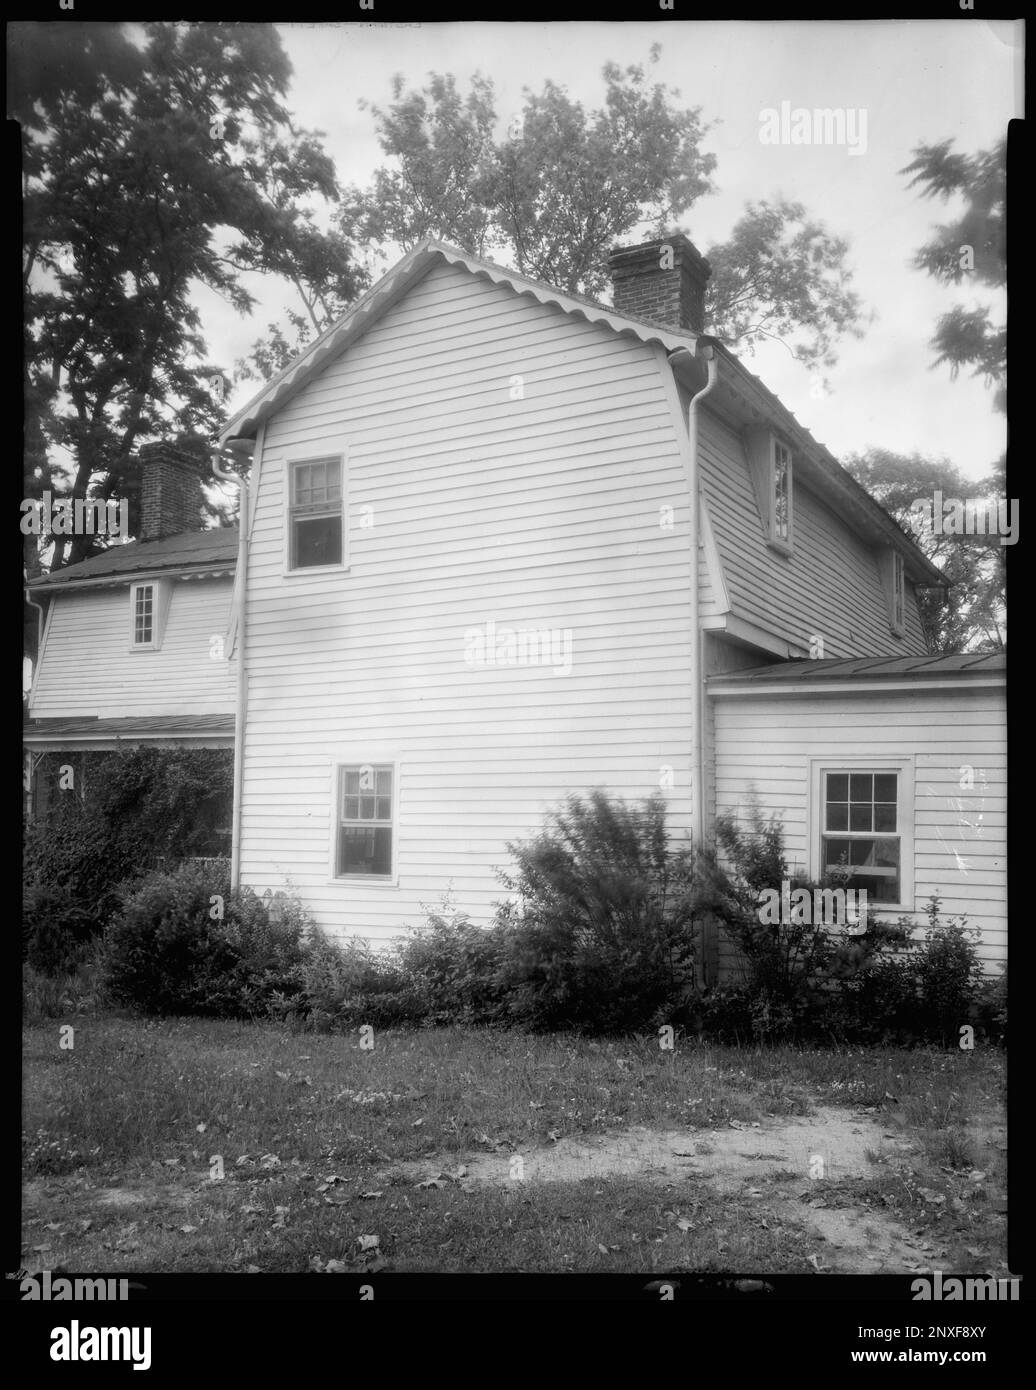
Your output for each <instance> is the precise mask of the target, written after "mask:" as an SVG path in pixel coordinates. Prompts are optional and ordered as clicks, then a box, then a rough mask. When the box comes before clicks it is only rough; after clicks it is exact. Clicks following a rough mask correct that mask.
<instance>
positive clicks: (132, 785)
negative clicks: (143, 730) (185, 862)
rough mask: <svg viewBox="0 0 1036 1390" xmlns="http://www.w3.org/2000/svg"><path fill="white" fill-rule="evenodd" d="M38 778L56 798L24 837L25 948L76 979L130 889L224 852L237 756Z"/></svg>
mask: <svg viewBox="0 0 1036 1390" xmlns="http://www.w3.org/2000/svg"><path fill="white" fill-rule="evenodd" d="M62 766H67V771H66V772H64V773H62V772H61V768H62ZM37 779H38V780H39V781H40V782H42V783H43V785H44V786H45V787H46V789H47V792H48V794H49V795H48V798H47V804H46V806H45V807H44V808H43V810H42V813H41V814H39V815H38V816H37V818H36V819H34V820H32V821H30V822H29V823H28V824H27V825H26V828H25V832H24V839H23V875H24V896H23V916H22V940H23V948H24V955H25V959H26V961H27V962H28V964H29V965H30V966H31V967H32V969H33V970H35V971H37V972H38V973H40V974H49V975H61V974H65V973H67V971H68V970H69V969H70V968H71V967H72V965H73V963H74V962H75V961H76V960H77V959H78V958H79V954H80V952H81V950H82V948H83V947H84V946H85V945H86V944H87V943H88V942H89V941H90V940H91V939H92V938H94V937H96V936H98V935H99V934H100V933H101V932H102V931H103V929H104V927H105V926H106V924H107V923H108V921H109V920H110V919H111V918H112V916H113V915H114V914H115V913H116V912H117V911H118V910H119V908H120V905H121V897H120V890H121V886H122V885H123V884H125V883H127V882H132V881H135V880H139V879H140V878H141V877H142V876H143V875H144V874H145V873H147V872H148V871H149V869H151V868H152V867H153V865H154V864H155V861H156V860H157V859H160V858H163V857H164V858H168V859H170V860H172V861H174V862H175V861H178V860H179V859H181V858H182V857H184V856H190V855H203V856H207V855H213V854H217V853H218V852H219V851H220V849H221V848H222V847H223V845H224V840H223V838H222V837H221V833H220V832H221V827H222V824H223V822H225V821H226V820H228V819H229V807H230V804H231V798H232V788H233V756H232V753H231V752H230V750H229V749H193V748H171V749H158V748H146V747H145V748H135V749H131V750H124V751H120V752H114V753H97V754H90V755H87V756H86V757H85V758H84V757H78V756H77V757H75V758H74V759H67V758H64V757H61V758H58V757H56V756H55V757H54V758H51V759H50V765H47V764H44V765H41V766H40V767H39V768H37Z"/></svg>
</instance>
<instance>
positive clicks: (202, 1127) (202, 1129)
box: [194, 1120, 208, 1134]
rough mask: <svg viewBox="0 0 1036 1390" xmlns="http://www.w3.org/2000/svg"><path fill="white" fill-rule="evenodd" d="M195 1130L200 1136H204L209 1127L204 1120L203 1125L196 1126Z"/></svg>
mask: <svg viewBox="0 0 1036 1390" xmlns="http://www.w3.org/2000/svg"><path fill="white" fill-rule="evenodd" d="M194 1128H195V1130H196V1131H197V1132H198V1133H199V1134H204V1133H205V1131H206V1130H207V1129H208V1125H207V1124H206V1123H205V1121H204V1120H202V1122H201V1124H200V1125H195V1126H194Z"/></svg>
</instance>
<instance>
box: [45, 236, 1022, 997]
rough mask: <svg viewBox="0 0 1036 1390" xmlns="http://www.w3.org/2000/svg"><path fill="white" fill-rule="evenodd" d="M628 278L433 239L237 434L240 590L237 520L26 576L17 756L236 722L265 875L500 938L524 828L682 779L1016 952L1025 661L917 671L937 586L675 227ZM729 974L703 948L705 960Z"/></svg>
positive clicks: (240, 862)
mask: <svg viewBox="0 0 1036 1390" xmlns="http://www.w3.org/2000/svg"><path fill="white" fill-rule="evenodd" d="M611 271H612V280H613V296H614V307H611V308H608V307H604V306H601V305H599V304H595V303H593V302H591V301H589V300H586V299H583V298H580V297H577V296H572V295H566V294H563V293H561V292H560V291H558V290H556V289H554V288H552V287H550V286H548V285H544V284H539V283H537V282H535V281H532V280H527V279H525V278H523V277H522V276H519V275H516V274H515V273H513V272H512V271H509V270H506V269H503V268H501V267H499V266H497V265H494V264H491V263H489V262H486V261H482V260H479V259H477V258H475V257H473V256H469V255H466V254H464V253H463V252H461V251H458V250H456V249H454V248H452V247H450V246H446V245H444V244H442V243H439V242H435V241H425V242H422V243H421V244H420V245H419V246H417V247H416V248H415V249H414V250H413V251H411V252H410V253H409V254H408V255H407V256H405V257H404V259H403V260H401V261H400V262H399V263H398V265H396V266H395V268H394V269H393V270H391V271H390V272H389V273H388V274H387V275H386V276H384V278H383V279H381V280H380V281H379V282H378V283H377V284H376V285H375V286H374V287H373V288H372V289H371V290H370V291H369V292H368V293H367V294H366V295H365V296H364V297H363V298H362V299H361V300H359V301H358V302H357V303H356V304H355V305H354V306H353V308H352V309H351V310H350V311H349V313H348V314H347V315H346V316H345V317H344V318H343V319H342V320H341V321H340V322H339V323H338V324H337V325H336V326H335V327H333V328H332V329H330V330H329V331H327V332H326V333H324V334H323V336H322V337H321V338H320V339H319V340H318V341H317V342H316V343H314V344H313V346H312V347H311V348H309V349H308V350H307V351H306V352H305V353H304V354H303V355H302V356H301V357H299V358H298V359H297V360H296V361H295V362H293V363H292V364H291V366H290V367H288V368H287V369H286V370H285V371H283V372H282V373H281V374H280V375H279V376H277V377H276V378H275V379H274V380H273V381H271V382H270V383H269V385H268V386H266V387H265V388H264V389H263V390H262V391H261V392H260V393H259V394H258V395H257V396H256V397H255V398H254V399H253V400H252V401H251V402H250V403H249V404H248V405H247V406H246V407H245V408H244V409H243V410H242V411H240V412H239V413H238V414H237V415H236V416H235V418H234V419H233V420H232V421H231V422H230V424H229V425H228V427H227V429H226V431H225V434H224V436H223V440H222V442H223V443H224V444H227V443H228V442H229V441H234V445H233V447H234V448H235V449H237V450H238V451H239V452H240V451H242V450H243V451H245V452H246V453H247V452H249V451H251V457H252V462H251V469H250V475H249V487H248V502H249V505H248V515H247V524H246V527H245V537H244V540H245V550H244V553H245V555H246V560H245V562H244V574H243V575H239V581H240V579H241V578H243V579H244V580H245V582H244V583H241V582H238V584H237V587H236V589H235V597H234V603H233V605H231V602H230V573H231V570H232V568H233V556H232V553H231V551H232V547H228V542H230V541H231V540H232V539H236V537H234V538H232V537H231V535H230V534H229V533H227V532H219V533H215V534H214V533H211V532H210V533H206V532H201V533H194V534H181V535H178V536H177V535H174V536H170V537H168V538H166V539H159V540H157V541H156V540H144V541H142V542H139V543H133V544H131V545H127V546H124V547H120V548H119V550H118V551H117V552H114V553H115V554H117V555H118V557H119V558H118V561H115V560H109V559H108V558H107V557H105V556H102V557H100V559H99V560H91V561H87V562H85V563H84V564H82V565H79V566H73V567H71V568H70V569H67V570H64V571H62V572H60V573H59V574H57V575H54V576H52V577H50V578H47V579H44V580H41V581H39V582H38V583H37V584H36V585H34V586H33V596H34V597H35V598H37V599H38V600H40V601H42V602H44V603H45V604H46V606H47V607H48V609H49V612H48V617H47V621H46V637H45V642H44V645H43V650H42V659H41V661H40V665H39V671H38V673H37V678H36V682H35V687H34V691H33V695H32V701H31V706H30V718H31V721H32V723H31V725H30V732H29V735H28V738H29V740H30V742H32V740H36V743H37V746H39V741H40V740H41V739H43V740H47V739H49V740H50V742H49V743H48V744H47V745H46V746H49V747H55V746H57V745H58V744H59V743H60V744H62V746H68V747H77V748H81V747H83V746H84V740H87V739H89V738H90V737H91V732H90V731H89V730H84V727H83V719H82V711H83V710H84V708H90V709H91V711H92V712H94V713H96V716H97V719H96V721H95V723H96V728H95V729H94V730H93V736H94V737H99V736H104V737H114V738H125V739H133V738H144V737H151V736H154V735H155V734H156V733H157V732H158V727H157V725H156V724H155V722H154V721H159V723H160V724H161V732H162V735H163V736H164V737H169V738H172V739H176V738H182V739H187V738H192V737H195V738H197V737H203V738H206V739H213V738H216V737H227V736H228V731H229V728H230V725H234V727H235V729H236V734H237V738H238V741H239V742H238V747H239V758H238V768H239V774H240V787H239V795H238V807H237V816H236V836H235V853H236V859H237V867H238V870H239V874H240V878H241V881H243V882H244V883H248V884H251V885H253V886H254V887H255V888H257V889H258V890H259V891H263V890H265V889H267V888H272V889H274V890H277V889H280V888H284V887H286V886H287V885H288V884H289V883H290V884H291V885H292V886H293V887H294V889H295V890H297V891H298V892H299V893H300V894H301V895H302V897H303V899H304V900H305V903H306V905H307V906H308V908H309V910H310V912H311V914H312V915H313V917H314V918H315V919H316V921H317V922H318V923H319V924H320V925H321V926H323V927H324V928H326V929H327V930H329V931H331V932H333V933H337V934H340V935H360V936H364V937H367V938H368V939H370V940H372V941H375V942H377V941H386V940H388V939H391V938H392V937H393V936H395V935H397V934H398V933H400V932H401V931H402V930H403V929H404V928H405V927H407V926H414V925H417V924H418V923H419V922H420V921H421V920H422V919H423V916H424V909H425V908H426V907H434V906H436V905H437V904H438V903H439V901H440V900H441V898H442V896H443V894H444V893H446V892H447V891H449V892H450V893H451V895H452V899H453V901H454V902H455V904H456V905H457V906H458V907H460V908H462V909H463V910H465V911H466V912H468V913H469V914H470V915H471V916H472V917H473V918H474V919H476V920H481V921H487V920H488V919H489V918H490V916H491V914H492V911H493V905H494V903H495V902H497V901H499V900H500V899H501V898H502V897H503V896H504V892H503V889H502V887H501V885H500V883H499V881H498V879H497V877H496V870H497V869H498V868H501V867H506V866H507V865H508V863H509V856H508V853H507V850H506V843H507V841H508V840H511V839H514V838H518V837H522V836H525V835H527V834H529V833H531V832H533V831H535V830H536V829H538V828H539V826H540V825H541V823H542V820H543V816H544V813H545V812H546V811H547V810H548V809H550V808H552V807H554V806H555V805H557V803H558V802H559V801H560V800H561V799H562V798H564V796H565V795H566V794H567V793H569V792H583V791H587V790H589V789H591V788H594V787H605V788H607V789H608V790H610V791H611V792H613V793H615V794H617V795H621V796H623V797H626V798H640V797H644V796H647V795H649V794H651V793H652V792H654V791H656V790H659V789H661V790H662V791H663V793H664V795H665V797H666V799H667V801H668V804H669V807H670V812H671V815H670V823H671V825H672V827H673V830H674V832H676V833H677V834H680V835H689V836H695V835H707V834H708V832H709V827H710V824H711V822H712V821H713V819H714V817H715V816H716V815H717V814H719V813H721V812H726V811H733V812H736V813H739V814H741V815H742V816H747V815H748V814H749V811H750V808H751V806H752V804H753V802H754V803H755V804H757V805H758V807H759V808H760V810H761V811H762V812H763V814H764V815H766V816H769V815H773V814H775V815H777V816H779V817H780V819H781V820H782V822H783V825H784V829H785V843H786V848H787V851H788V856H789V861H790V862H791V864H792V866H793V868H794V869H795V870H797V871H800V872H802V873H807V874H809V875H811V876H815V877H819V876H820V875H821V874H822V872H823V870H824V868H825V866H828V865H831V864H837V863H840V862H841V863H845V862H848V863H849V864H850V865H851V866H852V867H853V868H854V870H855V879H854V881H855V885H856V886H857V887H866V888H867V889H868V894H869V898H870V902H871V905H872V907H873V906H874V905H876V906H877V907H878V909H879V910H880V911H881V913H882V915H888V916H891V917H895V916H899V915H900V914H901V913H908V914H913V915H914V916H915V918H916V920H917V922H918V924H919V925H920V924H921V922H922V921H923V908H924V905H925V903H926V901H927V899H928V898H929V896H930V895H931V894H932V893H938V894H939V895H940V896H941V898H942V902H943V909H944V912H946V913H957V912H966V913H967V914H968V915H969V918H970V920H971V922H972V923H973V925H975V926H977V927H979V928H980V930H981V932H982V951H983V957H984V960H985V962H986V964H987V966H988V967H992V966H993V965H994V964H995V963H996V962H997V961H999V960H1001V959H1003V958H1005V956H1006V867H1005V776H1006V772H1005V761H1006V748H1005V690H1004V686H1005V670H1004V660H1003V658H1001V657H993V656H930V655H928V654H927V653H926V650H925V644H924V640H923V637H922V631H921V624H920V621H919V615H918V608H917V593H918V591H919V590H921V589H924V588H926V587H938V586H940V585H942V584H943V582H944V581H943V578H942V575H941V574H940V572H939V571H938V570H936V569H935V568H934V567H933V566H932V565H931V563H930V562H929V561H928V560H927V559H926V558H925V556H924V555H923V554H922V552H921V551H920V550H919V549H918V547H917V546H916V545H915V544H914V542H913V541H912V540H911V539H910V537H908V536H907V535H906V534H905V533H904V532H903V531H902V530H901V529H900V528H899V527H898V526H897V525H896V524H895V523H894V522H893V521H892V520H891V518H890V517H889V516H888V515H887V514H886V513H885V512H884V511H883V509H882V508H881V507H880V506H879V505H878V504H877V503H875V502H874V501H873V500H872V499H871V498H870V497H869V496H868V495H867V494H866V493H865V492H864V491H863V490H862V489H861V488H860V487H859V486H858V485H857V484H856V483H855V482H854V481H853V480H852V478H850V476H849V475H848V474H847V473H846V472H845V471H844V470H843V469H842V468H841V466H840V465H839V464H838V462H837V461H836V460H835V459H834V458H833V457H832V456H831V454H830V453H829V452H828V451H827V450H826V449H825V448H824V447H823V445H821V444H819V443H818V442H817V441H816V440H815V439H814V438H813V437H812V436H811V435H810V433H809V432H808V431H807V430H806V429H805V428H804V427H803V426H802V425H800V424H799V423H798V421H797V420H796V419H795V417H794V416H793V415H792V414H791V412H790V411H788V410H787V409H786V408H785V407H784V406H783V405H782V404H781V402H780V401H779V400H778V399H777V398H776V397H775V396H774V395H773V394H772V393H771V392H770V391H768V390H767V389H766V387H765V386H764V385H763V384H762V382H761V381H759V379H758V378H757V377H755V376H754V375H752V373H751V372H749V371H748V370H747V369H746V368H745V367H744V366H743V365H742V364H741V363H740V362H739V361H738V359H737V358H736V357H735V356H734V355H733V354H732V353H731V352H730V351H728V350H727V349H726V348H724V347H722V346H721V345H719V344H717V343H715V342H714V341H712V340H710V339H707V338H705V337H703V336H702V335H701V327H702V304H703V298H704V289H705V282H706V278H707V276H708V273H709V270H708V265H707V262H705V261H704V260H703V258H702V257H701V256H700V255H699V254H698V252H697V251H696V250H695V249H694V247H693V246H692V245H691V244H690V243H689V242H688V241H687V240H686V239H685V238H683V237H673V238H669V240H668V241H666V242H665V243H664V244H663V243H659V242H652V243H649V244H647V245H643V246H637V247H632V248H623V249H620V250H618V251H617V252H615V253H614V254H613V256H612V258H611ZM695 537H696V540H695ZM208 546H211V547H212V550H211V551H210V550H208V549H207V548H206V547H208ZM163 547H168V549H166V550H164V551H163V549H162V548H163ZM134 556H136V557H139V563H138V562H137V560H136V559H134ZM116 563H117V564H118V566H119V567H118V569H117V570H116V569H113V568H112V566H113V565H115V564H116ZM142 585H143V586H145V587H144V591H145V592H146V591H147V589H148V588H150V590H151V592H152V595H153V599H152V602H153V605H154V606H153V608H152V610H151V611H152V618H151V622H152V629H151V631H152V638H151V641H150V644H147V643H144V644H142V643H141V642H140V641H139V640H138V639H137V628H136V627H135V626H134V624H136V623H137V622H138V621H139V613H140V602H141V600H140V594H141V592H142V589H141V586H142ZM231 606H232V607H233V611H234V613H235V614H238V615H240V614H241V613H242V612H243V623H237V622H235V621H232V620H231V615H230V611H229V610H230V608H231ZM224 630H225V631H226V632H227V634H228V642H227V646H226V655H225V657H224V660H223V661H222V663H221V662H219V661H214V660H213V659H212V657H211V655H210V637H211V635H212V634H213V633H214V632H216V631H224ZM142 648H146V649H142ZM242 649H243V651H244V662H243V674H244V679H243V680H242V682H241V684H240V687H239V686H238V684H237V682H236V675H235V672H234V671H232V670H231V669H230V668H231V667H232V666H235V665H236V663H237V660H238V656H239V654H240V652H241V651H242ZM235 711H236V723H235V720H234V714H235ZM73 714H74V715H75V716H76V718H75V719H72V720H71V722H68V720H67V719H66V723H68V727H67V728H63V727H61V726H60V721H61V720H62V719H65V718H66V716H71V715H73ZM54 720H57V721H59V724H58V726H54V725H53V723H52V722H51V721H54ZM228 721H229V723H228ZM48 724H51V727H50V728H49V729H48V728H47V727H46V726H47V725H48ZM116 726H121V727H116ZM73 735H74V738H75V742H70V741H69V740H71V739H72V738H73ZM728 963H729V961H728V955H727V952H726V947H725V945H724V943H723V942H722V940H715V939H714V940H712V941H710V942H709V945H708V949H707V951H706V961H705V964H706V969H707V974H708V976H709V977H710V978H716V976H717V974H722V973H723V971H724V968H725V966H726V965H727V964H728Z"/></svg>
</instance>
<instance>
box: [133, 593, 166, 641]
mask: <svg viewBox="0 0 1036 1390" xmlns="http://www.w3.org/2000/svg"><path fill="white" fill-rule="evenodd" d="M169 600H170V586H169V583H168V581H167V580H162V579H153V580H147V581H142V582H141V583H139V584H131V585H130V612H129V620H130V650H131V651H140V652H148V651H150V652H153V651H158V649H159V647H160V646H161V645H162V629H163V627H164V626H165V618H166V611H167V609H168V607H169Z"/></svg>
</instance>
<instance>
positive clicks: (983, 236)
mask: <svg viewBox="0 0 1036 1390" xmlns="http://www.w3.org/2000/svg"><path fill="white" fill-rule="evenodd" d="M913 154H914V158H913V159H912V160H911V162H910V163H909V164H908V165H906V167H905V168H904V169H901V170H900V173H902V174H912V175H913V178H911V180H910V183H909V185H908V187H911V188H913V187H915V186H917V185H920V188H921V193H922V195H923V196H924V197H926V198H941V199H942V201H943V202H944V203H945V202H948V201H949V200H950V199H951V198H960V199H963V210H962V212H961V213H960V216H959V217H956V218H954V219H953V220H951V221H949V222H944V223H942V224H941V225H940V226H937V227H936V229H935V236H934V237H933V238H932V240H931V241H928V242H926V243H925V245H924V246H922V247H921V248H920V250H919V251H918V252H917V255H916V256H915V258H914V264H915V266H916V267H917V268H918V269H919V270H924V271H927V272H928V274H929V275H932V276H934V277H935V279H936V280H938V281H939V282H940V283H941V284H944V285H962V284H967V283H971V284H976V285H983V286H986V287H987V288H988V289H995V290H998V291H1001V290H1002V289H1003V287H1004V284H1005V281H1006V274H1007V269H1006V221H1005V218H1006V210H1007V142H1006V141H1001V142H1000V143H999V144H997V145H995V146H994V147H993V148H992V149H989V150H979V151H978V152H977V153H976V154H972V155H964V154H959V153H957V152H956V151H955V150H954V149H953V141H952V140H943V141H942V142H941V143H940V144H938V145H919V146H917V148H916V149H915V150H914V151H913ZM1002 312H1003V311H1002V308H999V307H998V308H997V312H996V314H995V315H994V310H993V306H991V305H990V304H989V303H988V302H987V303H978V302H975V303H973V304H972V305H971V306H970V307H966V306H965V305H963V304H955V305H954V306H953V308H952V309H950V310H949V311H948V312H947V313H945V314H943V315H942V317H941V318H940V319H939V321H938V323H937V325H936V330H935V336H934V337H933V339H932V347H933V349H934V350H935V352H936V353H937V356H936V359H935V364H934V365H936V366H939V365H941V364H942V363H944V362H945V363H947V364H948V365H949V368H950V373H951V375H952V376H954V377H955V376H956V375H957V374H958V372H959V371H960V369H961V368H962V367H970V368H971V369H972V375H974V376H981V377H982V378H983V379H984V380H985V382H986V385H987V386H990V387H992V388H993V391H994V396H993V403H994V405H995V407H996V409H998V410H1006V408H1007V393H1006V379H1007V326H1006V323H1005V322H1003V321H1002Z"/></svg>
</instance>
